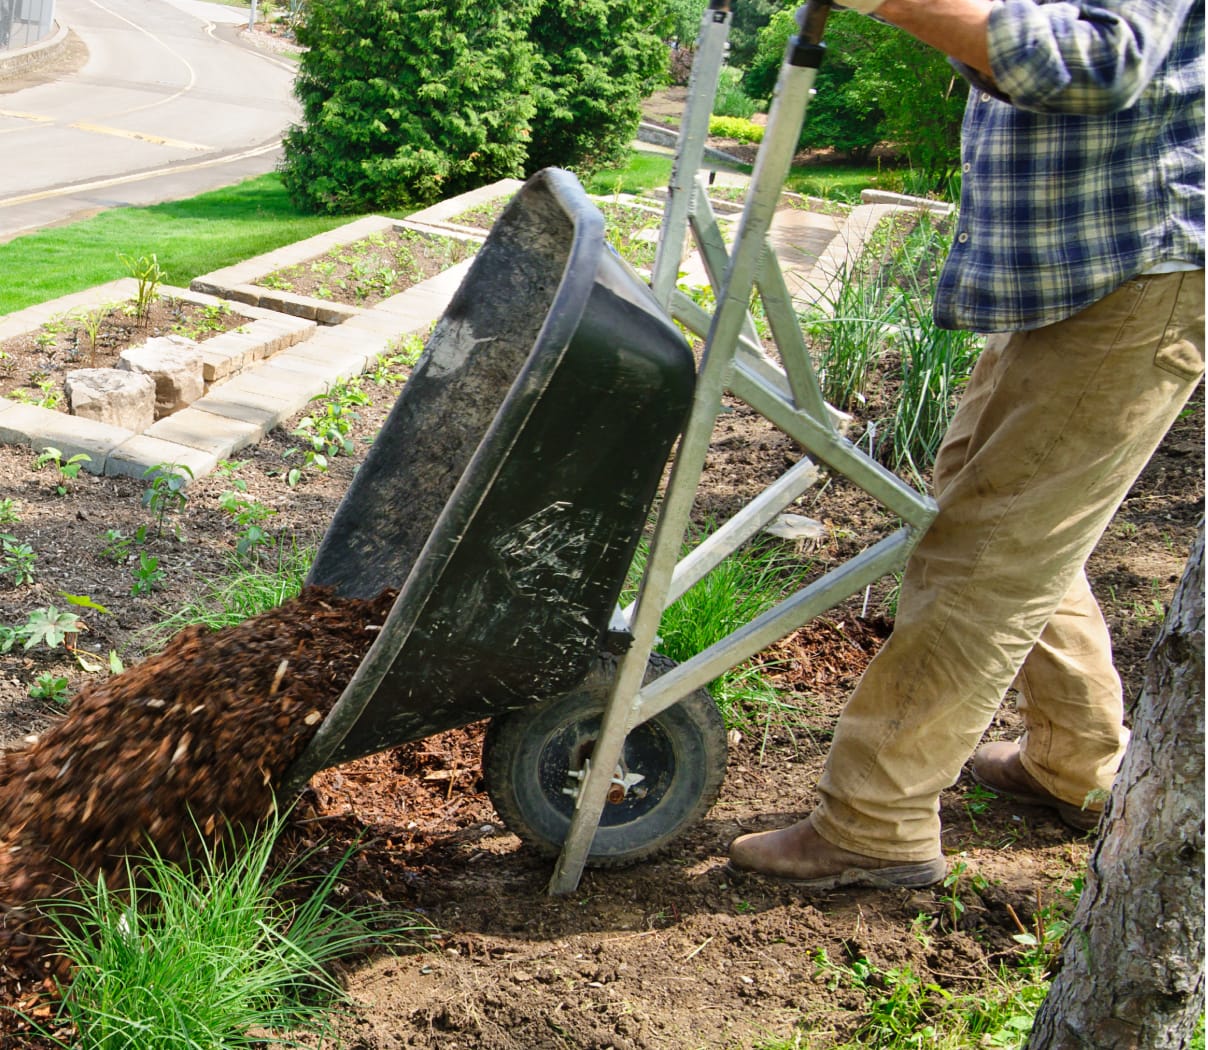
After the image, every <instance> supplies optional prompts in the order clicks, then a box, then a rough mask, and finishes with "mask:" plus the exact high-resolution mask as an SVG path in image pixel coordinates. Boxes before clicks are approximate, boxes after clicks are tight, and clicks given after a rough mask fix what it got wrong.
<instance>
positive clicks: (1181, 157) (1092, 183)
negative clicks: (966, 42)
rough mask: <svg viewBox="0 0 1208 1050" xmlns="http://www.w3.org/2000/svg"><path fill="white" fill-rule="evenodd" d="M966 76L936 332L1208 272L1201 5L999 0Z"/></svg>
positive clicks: (1049, 319)
mask: <svg viewBox="0 0 1208 1050" xmlns="http://www.w3.org/2000/svg"><path fill="white" fill-rule="evenodd" d="M989 44H990V64H991V68H992V69H993V71H994V81H993V82H987V81H985V80H983V79H982V78H980V77H979V76H978V75H977V74H976V73H974V72H972V71H970V70H968V69H964V68H962V70H961V71H962V72H963V73H964V74H965V75H966V76H967V77H968V78H969V80H970V81H971V83H972V89H971V90H970V94H969V102H968V107H967V108H966V110H965V121H964V128H963V132H962V150H961V160H962V180H961V208H960V213H959V219H958V226H957V229H956V233H955V237H954V240H953V245H952V250H951V252H950V254H949V256H948V258H947V260H946V262H945V265H944V269H943V272H942V273H941V276H940V281H939V286H938V288H937V291H936V297H935V319H936V323H937V324H939V325H940V326H941V327H944V328H967V329H971V330H974V331H980V332H1000V331H1019V330H1024V329H1030V328H1039V327H1041V326H1043V325H1047V324H1052V323H1053V322H1055V321H1060V320H1062V319H1063V318H1066V317H1069V316H1071V315H1072V314H1075V313H1077V312H1078V311H1079V310H1082V309H1084V308H1085V307H1087V306H1090V305H1091V304H1092V303H1094V302H1097V301H1098V300H1099V299H1101V298H1103V296H1105V295H1107V294H1108V293H1109V292H1111V291H1112V290H1114V289H1115V288H1117V287H1119V286H1120V285H1121V284H1122V283H1123V282H1124V281H1126V280H1128V279H1129V278H1131V277H1135V276H1136V275H1138V274H1141V273H1144V272H1145V271H1146V270H1149V269H1151V268H1153V267H1154V266H1156V265H1159V264H1162V263H1176V264H1177V263H1182V264H1185V265H1186V267H1187V268H1188V269H1193V268H1198V267H1203V265H1204V0H1098V2H1096V3H1088V2H1081V3H1066V2H1060V0H1055V2H1046V0H1003V2H1001V3H997V4H995V5H994V8H993V9H992V12H991V16H990V30H989Z"/></svg>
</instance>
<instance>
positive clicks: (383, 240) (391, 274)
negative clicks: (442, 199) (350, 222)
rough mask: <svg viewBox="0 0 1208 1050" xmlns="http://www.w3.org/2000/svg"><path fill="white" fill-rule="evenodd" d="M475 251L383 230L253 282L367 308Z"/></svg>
mask: <svg viewBox="0 0 1208 1050" xmlns="http://www.w3.org/2000/svg"><path fill="white" fill-rule="evenodd" d="M477 250H478V244H477V243H476V242H474V241H467V240H462V239H460V238H453V237H438V236H435V235H432V234H426V233H417V232H416V231H414V230H398V229H394V230H386V231H384V232H383V233H380V234H375V235H374V236H372V237H368V238H366V239H365V240H362V241H357V242H356V243H354V244H349V245H345V246H344V247H342V248H338V249H336V250H334V251H331V252H328V253H327V254H325V255H323V256H321V257H320V258H317V259H312V260H310V261H309V262H304V263H299V264H297V265H296V266H288V267H286V268H285V269H282V270H277V271H276V272H274V273H271V274H269V275H268V276H267V277H264V278H262V279H261V280H260V281H259V282H257V283H259V284H261V285H263V286H265V287H266V288H277V289H280V290H283V291H288V292H294V293H296V294H298V295H307V296H312V297H314V298H317V299H330V300H333V301H337V302H344V303H349V304H351V305H353V306H363V307H367V306H373V305H374V304H375V303H379V302H381V301H382V300H383V299H385V298H387V297H388V296H391V295H397V294H398V293H399V292H402V291H405V290H406V289H408V288H410V287H412V286H413V285H416V284H419V283H420V282H421V281H425V280H427V279H428V278H429V277H434V276H436V274H438V273H441V272H442V271H444V270H447V269H448V268H449V267H450V266H453V265H454V264H455V263H459V262H461V261H462V260H463V259H466V258H469V257H470V256H471V255H473V254H474V253H475V252H476V251H477Z"/></svg>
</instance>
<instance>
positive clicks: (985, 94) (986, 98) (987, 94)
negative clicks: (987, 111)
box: [981, 91, 990, 102]
mask: <svg viewBox="0 0 1208 1050" xmlns="http://www.w3.org/2000/svg"><path fill="white" fill-rule="evenodd" d="M981 100H982V101H983V102H989V101H990V92H988V91H983V92H982V93H981Z"/></svg>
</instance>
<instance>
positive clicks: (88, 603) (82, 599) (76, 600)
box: [59, 591, 109, 616]
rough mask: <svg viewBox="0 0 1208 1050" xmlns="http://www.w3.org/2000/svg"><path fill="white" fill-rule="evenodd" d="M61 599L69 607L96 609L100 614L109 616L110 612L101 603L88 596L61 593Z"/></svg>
mask: <svg viewBox="0 0 1208 1050" xmlns="http://www.w3.org/2000/svg"><path fill="white" fill-rule="evenodd" d="M59 597H60V598H62V599H63V600H64V601H65V602H67V603H68V604H69V605H78V606H80V607H81V608H84V609H95V610H96V611H97V612H99V613H104V614H105V615H106V616H108V615H109V610H108V609H106V608H105V606H103V605H101V604H100V603H99V602H94V601H93V600H92V599H91V598H89V597H88V595H86V594H68V593H67V592H66V591H59Z"/></svg>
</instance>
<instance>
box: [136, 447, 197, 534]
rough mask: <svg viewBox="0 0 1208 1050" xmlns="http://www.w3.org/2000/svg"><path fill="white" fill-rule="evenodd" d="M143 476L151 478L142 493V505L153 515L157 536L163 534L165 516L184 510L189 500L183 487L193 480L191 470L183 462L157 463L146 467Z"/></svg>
mask: <svg viewBox="0 0 1208 1050" xmlns="http://www.w3.org/2000/svg"><path fill="white" fill-rule="evenodd" d="M143 477H145V478H150V479H151V484H150V485H149V486H148V487H147V489H146V491H145V492H144V493H143V499H142V502H143V506H144V507H148V508H149V509H150V510H151V513H152V514H154V515H155V535H156V537H159V536H162V535H163V531H164V521H165V519H166V518H167V516H168V515H169V514H172V513H179V512H180V511H182V510H184V509H185V506H186V504H187V503H188V502H189V497H188V496H186V495H185V489H186V488H187V487H188V485H189V482H190V481H192V480H193V471H192V470H190V469H189V468H188V467H187V466H185V465H184V464H183V463H158V464H156V465H155V466H154V467H148V468H147V469H146V471H144V472H143Z"/></svg>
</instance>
